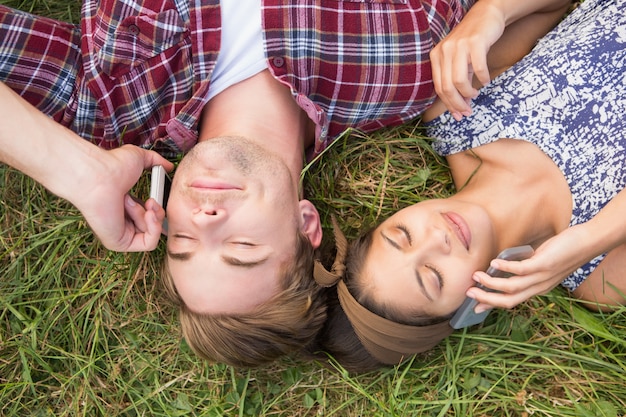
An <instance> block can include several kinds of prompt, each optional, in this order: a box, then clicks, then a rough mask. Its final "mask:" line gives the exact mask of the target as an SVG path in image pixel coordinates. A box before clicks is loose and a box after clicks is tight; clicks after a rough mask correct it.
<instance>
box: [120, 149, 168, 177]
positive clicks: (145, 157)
mask: <svg viewBox="0 0 626 417" xmlns="http://www.w3.org/2000/svg"><path fill="white" fill-rule="evenodd" d="M122 148H127V149H131V150H132V151H134V152H139V154H140V156H141V158H142V162H143V169H149V168H152V167H153V166H155V165H161V166H163V168H165V170H166V171H167V172H170V171H171V170H172V169H174V164H173V163H172V162H170V161H168V160H167V159H165V158H163V157H162V156H161V155H160V154H159V153H157V152H155V151H149V150H147V149H142V148H139V147H137V146H134V145H124V146H122Z"/></svg>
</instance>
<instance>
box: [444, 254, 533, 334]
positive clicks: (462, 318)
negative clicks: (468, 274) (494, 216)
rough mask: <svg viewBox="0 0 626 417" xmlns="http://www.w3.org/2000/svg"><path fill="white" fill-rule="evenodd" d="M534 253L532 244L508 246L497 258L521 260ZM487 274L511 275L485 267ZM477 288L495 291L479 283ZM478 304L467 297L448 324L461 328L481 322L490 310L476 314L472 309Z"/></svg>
mask: <svg viewBox="0 0 626 417" xmlns="http://www.w3.org/2000/svg"><path fill="white" fill-rule="evenodd" d="M533 253H534V250H533V248H532V246H530V245H524V246H516V247H514V248H508V249H505V250H503V251H502V252H500V254H499V255H498V259H505V260H507V261H521V260H524V259H527V258H530V257H531V256H532V255H533ZM487 274H488V275H491V276H492V277H496V278H509V277H510V276H511V274H510V273H508V272H503V271H500V270H498V269H495V268H492V267H489V269H487ZM476 286H477V287H478V288H481V289H483V290H485V291H491V292H495V290H491V289H489V288H487V287H484V286H482V285H480V284H476ZM477 305H478V301H476V300H475V299H473V298H470V297H467V298H465V301H464V302H463V304H461V307H459V309H458V310H457V311H456V313H454V316H453V317H452V319H450V326H452V327H453V328H454V329H462V328H464V327H469V326H473V325H475V324H478V323H482V322H483V321H485V319H486V318H487V315H488V314H489V312H490V311H491V310H487V311H483V312H482V313H480V314H476V312H474V309H475V308H476V306H477Z"/></svg>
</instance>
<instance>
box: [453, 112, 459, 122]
mask: <svg viewBox="0 0 626 417" xmlns="http://www.w3.org/2000/svg"><path fill="white" fill-rule="evenodd" d="M452 117H454V120H456V121H457V122H458V121H460V120H461V113H458V112H453V113H452Z"/></svg>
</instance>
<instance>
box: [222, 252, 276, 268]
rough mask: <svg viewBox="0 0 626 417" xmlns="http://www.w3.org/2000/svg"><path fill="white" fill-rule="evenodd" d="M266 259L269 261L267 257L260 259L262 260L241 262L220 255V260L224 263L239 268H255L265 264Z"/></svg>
mask: <svg viewBox="0 0 626 417" xmlns="http://www.w3.org/2000/svg"><path fill="white" fill-rule="evenodd" d="M268 259H269V256H267V257H265V258H262V259H258V260H255V261H243V260H241V259H239V258H235V257H233V256H226V255H222V260H223V261H224V262H226V263H227V264H229V265H232V266H240V267H243V268H254V267H255V266H258V265H261V264H263V263H265V262H267V260H268Z"/></svg>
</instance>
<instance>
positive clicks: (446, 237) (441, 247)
mask: <svg viewBox="0 0 626 417" xmlns="http://www.w3.org/2000/svg"><path fill="white" fill-rule="evenodd" d="M427 240H428V241H429V244H430V246H431V248H432V249H434V250H437V251H439V252H442V253H444V254H447V253H450V250H451V243H450V234H449V233H448V231H447V230H445V229H442V228H438V227H432V228H431V229H430V232H429V233H428V237H427Z"/></svg>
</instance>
